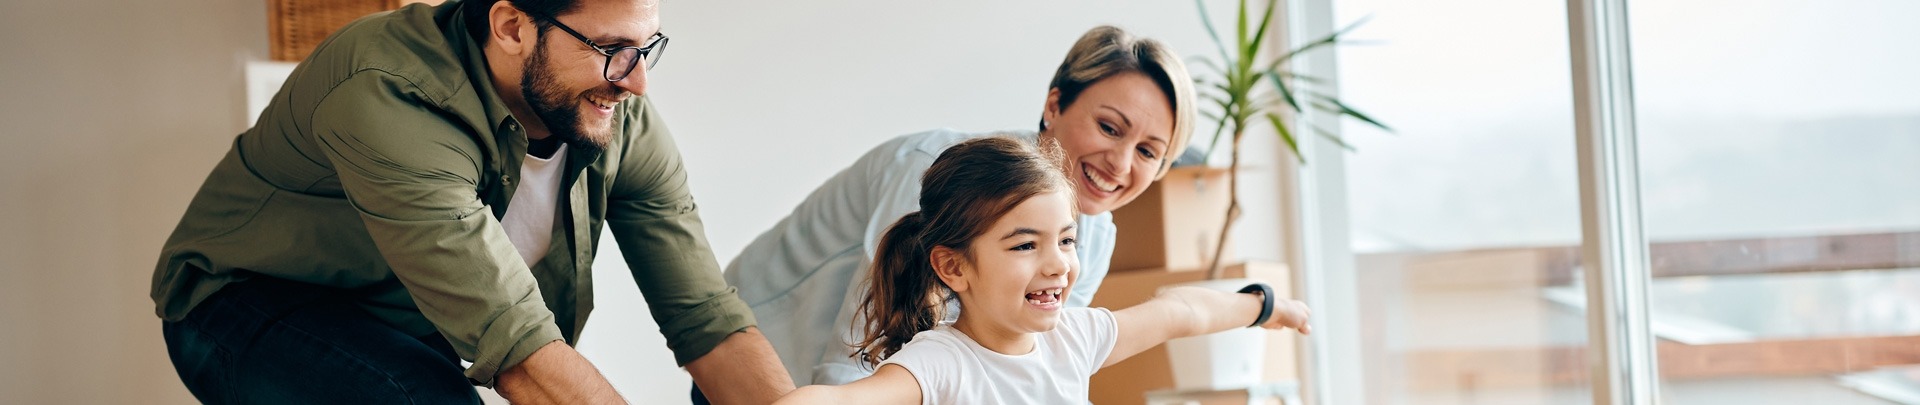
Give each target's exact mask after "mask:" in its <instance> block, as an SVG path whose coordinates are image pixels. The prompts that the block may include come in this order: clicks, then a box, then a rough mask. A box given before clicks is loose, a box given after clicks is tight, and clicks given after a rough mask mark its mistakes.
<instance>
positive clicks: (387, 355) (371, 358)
mask: <svg viewBox="0 0 1920 405" xmlns="http://www.w3.org/2000/svg"><path fill="white" fill-rule="evenodd" d="M163 324H164V325H163V326H162V327H161V330H162V333H163V334H165V335H166V339H167V354H168V355H170V356H171V357H172V358H173V368H174V370H175V371H178V372H179V373H180V380H181V381H182V382H185V383H186V385H187V390H188V391H192V392H193V396H194V397H196V398H199V399H200V401H202V402H206V403H211V404H226V403H248V404H253V403H274V404H280V403H337V404H389V403H416V404H417V403H425V404H452V403H458V404H478V403H480V397H479V395H478V394H476V393H475V392H474V388H473V386H472V384H471V383H469V382H468V381H467V378H466V376H465V375H464V374H463V373H462V371H461V366H460V358H459V356H457V355H455V354H454V352H453V347H452V346H450V345H448V344H447V341H446V339H445V338H442V337H440V335H439V334H437V333H435V334H429V335H427V336H408V335H406V334H405V333H402V332H401V331H400V330H398V329H394V328H393V327H391V326H388V325H387V324H385V323H383V322H381V321H380V320H378V319H375V318H374V317H373V316H372V315H371V314H368V313H367V312H366V311H365V310H362V309H360V307H359V306H358V305H356V304H354V303H353V302H352V301H351V300H350V299H349V298H347V296H346V295H344V294H343V293H341V292H340V291H339V290H334V289H331V288H327V287H321V286H316V285H311V284H303V283H296V282H292V281H285V280H280V279H275V278H271V277H257V278H254V279H251V280H248V281H243V282H240V283H235V284H229V285H227V286H226V287H225V288H222V289H221V290H220V292H218V293H215V294H214V295H213V296H212V297H209V298H207V300H206V301H205V302H202V303H200V305H199V306H197V307H195V308H194V309H193V312H192V313H189V314H187V317H186V319H183V320H180V321H179V322H163Z"/></svg>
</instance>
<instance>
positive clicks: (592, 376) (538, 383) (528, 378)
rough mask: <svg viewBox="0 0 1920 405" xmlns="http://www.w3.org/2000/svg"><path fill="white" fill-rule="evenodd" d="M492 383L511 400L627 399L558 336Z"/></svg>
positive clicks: (592, 401)
mask: <svg viewBox="0 0 1920 405" xmlns="http://www.w3.org/2000/svg"><path fill="white" fill-rule="evenodd" d="M788 386H789V387H791V386H792V383H788ZM494 387H495V391H498V392H499V393H500V396H501V397H505V398H506V399H507V401H510V402H513V403H515V404H624V403H627V401H626V400H625V399H621V398H620V393H618V392H615V391H614V390H613V384H609V383H607V378H606V377H605V376H601V375H600V370H596V369H594V368H593V363H589V362H587V358H586V357H581V356H580V352H577V351H574V350H573V347H572V346H567V344H566V342H562V341H559V340H555V341H553V342H549V343H547V345H546V346H540V349H539V350H534V351H533V354H532V355H529V356H527V359H526V360H523V361H521V362H520V364H518V365H515V366H513V367H512V368H508V369H507V371H504V372H501V373H500V376H499V381H497V384H494Z"/></svg>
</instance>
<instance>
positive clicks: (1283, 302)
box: [1260, 298, 1313, 335]
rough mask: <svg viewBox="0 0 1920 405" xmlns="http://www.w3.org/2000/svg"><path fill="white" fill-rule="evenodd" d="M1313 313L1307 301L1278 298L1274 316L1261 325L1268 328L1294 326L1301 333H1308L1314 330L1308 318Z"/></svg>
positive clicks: (1274, 303) (1274, 302)
mask: <svg viewBox="0 0 1920 405" xmlns="http://www.w3.org/2000/svg"><path fill="white" fill-rule="evenodd" d="M1312 315H1313V309H1311V308H1307V303H1305V302H1300V300H1290V299H1285V298H1276V299H1274V300H1273V317H1271V318H1267V323H1266V324H1262V325H1260V327H1262V328H1267V329H1286V328H1293V329H1296V330H1299V331H1300V334H1302V335H1306V334H1310V333H1312V331H1313V326H1312V325H1308V324H1307V319H1308V318H1309V317H1311V316H1312Z"/></svg>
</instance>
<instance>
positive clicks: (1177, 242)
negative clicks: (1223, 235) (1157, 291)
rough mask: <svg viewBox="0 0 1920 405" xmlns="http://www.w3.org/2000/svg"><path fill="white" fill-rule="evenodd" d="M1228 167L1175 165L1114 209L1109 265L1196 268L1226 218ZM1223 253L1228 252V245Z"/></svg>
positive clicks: (1202, 264) (1209, 253) (1211, 247)
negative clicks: (1116, 232) (1116, 234)
mask: <svg viewBox="0 0 1920 405" xmlns="http://www.w3.org/2000/svg"><path fill="white" fill-rule="evenodd" d="M1227 172H1228V171H1227V169H1224V168H1216V167H1204V166H1202V167H1180V168H1174V169H1172V170H1170V171H1168V172H1167V177H1166V178H1164V179H1161V180H1160V181H1159V182H1155V183H1154V184H1153V185H1152V186H1149V187H1147V190H1146V191H1143V192H1141V194H1140V197H1139V198H1136V199H1134V200H1133V202H1132V203H1129V204H1127V205H1126V206H1125V207H1120V208H1119V209H1116V210H1113V223H1114V226H1115V227H1116V228H1119V230H1120V231H1119V240H1117V241H1115V242H1116V243H1115V245H1114V250H1113V259H1112V261H1111V263H1112V265H1111V267H1110V268H1111V269H1112V270H1113V271H1125V270H1139V269H1175V270H1200V269H1205V268H1206V266H1207V265H1208V264H1209V263H1208V262H1207V259H1208V258H1211V257H1213V256H1212V255H1213V250H1214V247H1215V246H1217V245H1218V244H1219V242H1220V241H1219V239H1220V227H1221V226H1222V225H1223V224H1225V223H1226V222H1225V221H1226V219H1227V203H1228V200H1227V191H1228V190H1227ZM1226 256H1227V257H1233V253H1232V249H1231V246H1229V249H1228V252H1227V255H1226Z"/></svg>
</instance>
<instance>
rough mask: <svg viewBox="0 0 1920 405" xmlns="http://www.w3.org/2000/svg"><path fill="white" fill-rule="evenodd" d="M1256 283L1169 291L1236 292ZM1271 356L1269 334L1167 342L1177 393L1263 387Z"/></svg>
mask: <svg viewBox="0 0 1920 405" xmlns="http://www.w3.org/2000/svg"><path fill="white" fill-rule="evenodd" d="M1252 283H1254V281H1253V280H1248V279H1243V278H1237V279H1224V280H1212V281H1195V282H1190V283H1180V284H1174V285H1169V286H1166V287H1162V289H1165V288H1172V287H1179V286H1195V287H1202V288H1207V289H1212V290H1218V291H1226V292H1235V291H1239V290H1240V288H1241V287H1246V286H1247V284H1252ZM1266 352H1267V330H1266V329H1261V328H1237V329H1231V330H1227V331H1224V332H1219V333H1214V334H1209V335H1200V336H1194V337H1185V338H1179V339H1174V340H1171V341H1167V356H1168V357H1170V359H1169V360H1171V362H1172V364H1173V385H1174V388H1175V389H1181V390H1186V389H1208V390H1224V389H1236V388H1245V387H1250V386H1253V385H1255V384H1259V383H1260V377H1261V376H1260V373H1261V371H1262V370H1261V366H1262V365H1263V364H1264V363H1265V360H1266V357H1267V356H1266V354H1267V353H1266Z"/></svg>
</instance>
